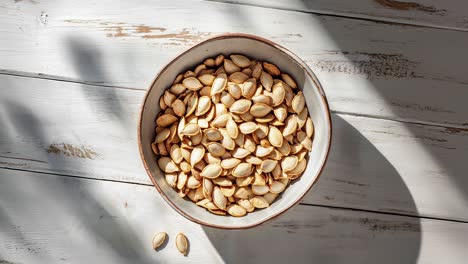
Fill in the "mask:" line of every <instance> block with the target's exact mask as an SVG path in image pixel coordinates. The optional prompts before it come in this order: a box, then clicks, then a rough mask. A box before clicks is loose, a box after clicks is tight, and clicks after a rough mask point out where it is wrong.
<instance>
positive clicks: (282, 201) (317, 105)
mask: <svg viewBox="0 0 468 264" xmlns="http://www.w3.org/2000/svg"><path fill="white" fill-rule="evenodd" d="M235 53H240V54H245V55H246V56H248V57H249V58H254V59H257V60H262V61H269V62H272V63H274V64H276V65H277V66H278V67H279V68H280V70H281V71H282V72H286V73H288V74H290V75H291V76H292V77H293V78H294V79H295V80H296V82H297V84H298V86H299V88H300V89H302V90H303V92H304V95H305V98H306V104H307V108H308V109H309V114H310V116H311V118H312V120H313V122H314V139H313V147H312V151H311V152H310V153H309V160H308V162H307V168H306V170H305V172H304V174H303V175H302V176H301V177H299V178H298V179H296V180H294V181H293V182H292V184H290V185H289V186H288V187H287V188H286V190H285V191H284V192H283V193H282V194H281V195H280V196H279V197H278V198H277V199H276V201H275V202H274V203H273V204H272V205H271V206H270V207H268V208H266V209H262V210H256V211H254V212H253V213H249V214H247V215H246V216H244V217H231V216H219V215H214V214H212V213H210V212H208V211H207V210H205V209H204V208H201V207H199V206H197V205H195V204H194V203H193V202H191V201H188V200H185V199H183V198H181V197H179V195H178V194H177V193H176V192H175V191H174V190H173V189H172V188H171V187H170V186H169V185H168V184H167V183H166V181H165V178H164V174H163V172H162V171H161V170H160V169H159V167H158V165H157V162H156V156H155V155H154V154H153V152H152V150H151V143H152V142H153V140H154V137H155V131H154V128H155V118H156V115H157V113H158V112H159V111H160V109H159V97H160V96H161V95H162V94H163V92H164V90H166V89H167V88H168V87H170V86H171V84H172V82H173V81H174V79H175V77H176V76H177V75H178V74H179V73H181V72H185V71H186V70H187V69H189V68H193V67H195V66H196V65H198V64H200V63H201V62H202V61H203V60H204V59H206V58H208V57H216V56H217V55H218V54H224V55H225V56H226V55H229V54H235ZM138 144H139V148H140V155H141V158H142V160H143V164H144V166H145V169H146V171H147V173H148V175H149V176H150V178H151V180H152V182H153V183H154V185H155V186H156V189H157V190H158V191H159V193H160V194H161V195H162V197H163V198H164V199H165V200H166V201H167V202H168V203H169V205H170V206H171V207H172V208H174V209H175V210H176V211H177V212H179V213H180V214H182V215H183V216H185V217H186V218H188V219H190V220H192V221H194V222H197V223H199V224H203V225H207V226H211V227H217V228H225V229H239V228H248V227H253V226H257V225H259V224H261V223H264V222H266V221H268V220H270V219H272V218H274V217H276V216H278V215H280V214H282V213H284V212H285V211H287V210H288V209H289V208H291V207H292V206H294V205H295V204H297V203H298V202H299V201H300V200H301V199H302V197H303V196H304V195H305V194H306V193H307V191H308V190H309V189H310V188H311V187H312V185H313V184H314V182H315V181H316V180H317V178H318V177H319V175H320V173H321V172H322V170H323V167H324V165H325V161H326V160H327V157H328V153H329V150H330V144H331V118H330V110H329V108H328V103H327V99H326V97H325V93H324V92H323V89H322V87H321V86H320V83H319V81H318V80H317V78H316V77H315V75H314V74H313V72H312V70H310V69H309V68H308V67H307V65H306V64H305V63H304V62H303V61H302V60H301V59H299V58H298V57H297V56H296V55H294V54H293V53H292V52H290V51H288V50H287V49H285V48H284V47H282V46H280V45H278V44H276V43H273V42H271V41H269V40H266V39H263V38H260V37H257V36H252V35H246V34H226V35H221V36H217V37H213V38H210V39H207V40H205V41H203V42H201V43H199V44H197V45H195V46H193V47H192V48H190V49H188V50H187V51H185V52H183V53H182V54H180V55H179V56H177V57H176V58H175V59H174V60H172V61H171V62H170V63H169V64H168V65H167V66H166V67H164V68H163V69H162V70H161V72H160V73H159V74H158V75H157V76H156V79H155V80H154V81H153V83H152V84H151V87H150V88H149V90H148V92H147V93H146V96H145V98H144V101H143V106H142V109H141V113H140V122H139V127H138Z"/></svg>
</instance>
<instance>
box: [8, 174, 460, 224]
mask: <svg viewBox="0 0 468 264" xmlns="http://www.w3.org/2000/svg"><path fill="white" fill-rule="evenodd" d="M0 170H6V171H9V170H10V171H24V172H32V173H38V174H45V175H51V176H57V177H67V178H78V179H84V180H93V181H105V182H116V183H122V184H132V185H141V186H149V187H154V185H153V184H146V183H138V182H131V181H119V180H110V179H96V178H91V177H84V176H78V175H71V174H60V173H52V172H43V171H37V170H26V169H14V168H8V167H0ZM299 204H300V205H305V206H313V207H321V208H330V209H340V210H348V211H355V212H366V213H373V214H382V215H396V216H402V217H410V218H418V219H428V220H435V221H445V222H453V223H461V224H468V221H463V220H456V219H447V218H441V217H432V216H418V215H411V214H402V213H392V212H381V211H375V210H367V209H358V208H351V207H341V206H332V205H321V204H314V203H303V202H300V203H299Z"/></svg>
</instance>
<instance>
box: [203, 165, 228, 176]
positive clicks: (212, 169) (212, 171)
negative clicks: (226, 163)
mask: <svg viewBox="0 0 468 264" xmlns="http://www.w3.org/2000/svg"><path fill="white" fill-rule="evenodd" d="M222 172H223V168H221V165H219V164H217V163H213V164H208V165H207V166H206V167H205V168H204V169H203V170H202V172H201V173H200V175H201V176H203V177H206V178H209V179H214V178H216V177H219V175H221V173H222Z"/></svg>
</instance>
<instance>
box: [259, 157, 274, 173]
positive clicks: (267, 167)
mask: <svg viewBox="0 0 468 264" xmlns="http://www.w3.org/2000/svg"><path fill="white" fill-rule="evenodd" d="M277 164H278V161H276V160H271V159H266V160H264V161H262V164H261V165H260V169H261V170H262V171H263V172H264V173H269V172H272V171H273V169H274V168H275V167H276V165H277Z"/></svg>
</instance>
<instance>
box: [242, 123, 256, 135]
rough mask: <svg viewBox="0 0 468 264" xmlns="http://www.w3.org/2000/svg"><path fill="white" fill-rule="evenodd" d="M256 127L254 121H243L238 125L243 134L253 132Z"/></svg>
mask: <svg viewBox="0 0 468 264" xmlns="http://www.w3.org/2000/svg"><path fill="white" fill-rule="evenodd" d="M257 128H258V125H257V124H255V123H254V122H245V123H242V124H240V126H239V130H240V131H241V132H242V133H243V134H244V135H247V134H251V133H253V132H254V131H255V130H257Z"/></svg>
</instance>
